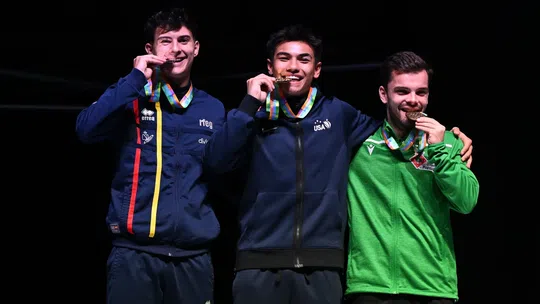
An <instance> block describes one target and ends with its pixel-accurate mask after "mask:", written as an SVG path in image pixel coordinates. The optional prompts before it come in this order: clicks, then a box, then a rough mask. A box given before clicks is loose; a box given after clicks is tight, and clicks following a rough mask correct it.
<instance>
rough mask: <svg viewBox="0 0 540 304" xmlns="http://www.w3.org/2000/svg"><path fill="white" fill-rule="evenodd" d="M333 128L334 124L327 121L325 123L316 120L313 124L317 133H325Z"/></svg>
mask: <svg viewBox="0 0 540 304" xmlns="http://www.w3.org/2000/svg"><path fill="white" fill-rule="evenodd" d="M331 127H332V123H331V122H330V121H329V120H328V119H326V120H325V121H320V120H318V119H317V120H315V123H314V124H313V130H314V131H315V132H317V131H323V130H328V129H330V128H331Z"/></svg>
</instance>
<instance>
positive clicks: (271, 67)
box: [266, 59, 274, 75]
mask: <svg viewBox="0 0 540 304" xmlns="http://www.w3.org/2000/svg"><path fill="white" fill-rule="evenodd" d="M266 68H267V69H268V74H269V75H274V65H273V64H272V60H270V59H266Z"/></svg>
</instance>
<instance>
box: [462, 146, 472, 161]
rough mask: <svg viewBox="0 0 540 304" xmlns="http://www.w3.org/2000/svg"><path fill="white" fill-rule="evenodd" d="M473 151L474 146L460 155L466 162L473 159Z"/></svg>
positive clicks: (463, 150)
mask: <svg viewBox="0 0 540 304" xmlns="http://www.w3.org/2000/svg"><path fill="white" fill-rule="evenodd" d="M472 151H473V147H472V145H471V146H470V147H469V148H468V149H462V150H461V153H460V154H461V160H462V161H465V160H468V158H470V157H472Z"/></svg>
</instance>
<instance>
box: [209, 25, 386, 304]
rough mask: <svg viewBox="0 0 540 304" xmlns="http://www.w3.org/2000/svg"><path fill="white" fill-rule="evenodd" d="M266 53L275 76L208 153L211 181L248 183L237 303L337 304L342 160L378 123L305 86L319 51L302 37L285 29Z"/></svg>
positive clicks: (258, 80) (256, 90)
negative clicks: (231, 176) (237, 174)
mask: <svg viewBox="0 0 540 304" xmlns="http://www.w3.org/2000/svg"><path fill="white" fill-rule="evenodd" d="M267 46H268V52H269V58H270V59H269V61H268V70H269V73H270V75H274V76H275V77H271V76H267V75H264V74H261V75H258V76H256V77H254V78H252V79H249V80H248V94H247V95H246V96H245V97H244V99H243V101H242V103H241V104H240V106H239V108H238V109H233V110H231V111H230V112H229V113H228V116H227V118H226V122H225V124H224V125H223V129H221V130H219V131H217V132H216V133H215V134H214V135H213V136H212V138H211V139H210V141H209V142H208V144H207V146H206V151H205V163H206V165H208V166H209V167H211V168H212V169H213V170H215V171H216V172H218V173H224V172H229V171H231V170H239V171H242V170H244V171H245V173H246V175H247V178H246V184H245V187H244V188H243V190H242V194H241V197H240V199H239V202H238V206H237V210H238V213H239V219H240V237H239V240H238V244H237V258H236V267H235V270H236V276H235V279H234V283H233V297H234V303H235V304H253V303H256V304H265V303H269V304H270V303H272V304H275V303H311V304H313V303H332V304H338V303H341V300H342V296H343V290H342V282H341V279H342V278H341V274H342V270H343V268H344V265H345V262H344V252H343V250H344V234H345V228H346V224H347V202H346V196H347V172H348V168H349V161H350V159H351V157H352V152H353V149H352V148H353V147H355V146H357V145H359V144H360V143H361V142H362V141H363V140H364V139H366V138H367V137H368V136H370V135H371V134H372V133H373V132H374V131H375V130H377V128H378V127H379V125H380V121H376V120H374V119H372V118H370V117H368V116H366V115H364V114H362V113H360V112H359V111H357V110H356V109H354V108H353V107H352V106H351V105H349V104H347V103H345V102H343V101H341V100H339V99H338V98H335V97H326V96H323V94H322V93H321V92H320V91H317V88H316V87H315V86H312V81H313V79H315V78H317V77H319V74H320V68H321V63H320V58H321V47H322V46H321V41H320V40H319V39H318V38H317V37H315V36H314V35H313V34H312V33H310V32H309V30H307V29H304V28H302V27H300V26H294V27H287V28H285V29H283V30H281V31H279V32H277V33H276V34H274V35H273V36H272V37H271V38H270V40H269V42H268V45H267ZM277 78H285V79H284V80H283V79H282V80H283V81H284V82H282V83H277V82H276V81H278V79H277ZM268 91H272V93H270V94H267V92H268Z"/></svg>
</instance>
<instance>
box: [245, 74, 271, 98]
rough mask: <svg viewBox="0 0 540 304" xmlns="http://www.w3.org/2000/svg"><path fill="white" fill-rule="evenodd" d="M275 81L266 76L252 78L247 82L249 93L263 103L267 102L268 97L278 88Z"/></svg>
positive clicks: (260, 75)
mask: <svg viewBox="0 0 540 304" xmlns="http://www.w3.org/2000/svg"><path fill="white" fill-rule="evenodd" d="M275 80H276V78H275V77H272V76H268V75H265V74H259V75H257V76H255V77H253V78H250V79H248V80H247V93H248V94H249V95H251V96H253V97H255V98H257V99H258V100H259V101H260V102H261V103H262V102H264V101H265V100H266V96H267V95H268V94H269V93H270V92H272V91H273V90H274V89H275V88H276V87H275V86H274V81H275Z"/></svg>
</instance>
